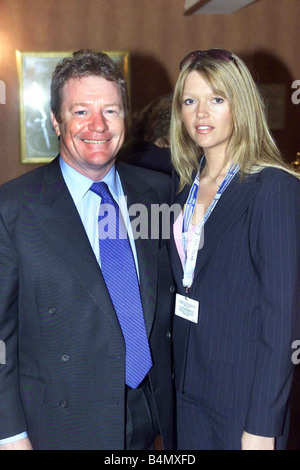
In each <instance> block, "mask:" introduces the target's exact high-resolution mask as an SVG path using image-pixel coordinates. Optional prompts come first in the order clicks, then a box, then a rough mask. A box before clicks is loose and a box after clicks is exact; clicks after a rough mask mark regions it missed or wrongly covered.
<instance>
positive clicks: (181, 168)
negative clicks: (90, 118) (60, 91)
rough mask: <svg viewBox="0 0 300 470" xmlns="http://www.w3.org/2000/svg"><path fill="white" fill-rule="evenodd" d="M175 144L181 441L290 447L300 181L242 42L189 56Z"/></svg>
mask: <svg viewBox="0 0 300 470" xmlns="http://www.w3.org/2000/svg"><path fill="white" fill-rule="evenodd" d="M180 70H181V71H180V75H179V78H178V82H177V85H176V88H175V93H174V100H173V111H172V122H171V151H172V159H173V164H174V167H175V170H176V173H177V176H176V177H175V179H174V195H175V196H174V201H173V202H176V203H179V204H180V205H181V206H182V212H181V213H180V215H179V217H178V218H177V219H176V220H175V222H174V225H173V230H172V234H173V237H172V239H171V253H172V263H173V271H174V275H175V279H176V285H177V292H178V294H177V300H176V311H175V318H174V354H175V380H176V391H177V423H178V449H180V450H182V449H206V450H221V449H234V450H240V449H245V450H250V449H266V450H267V449H268V450H273V449H284V448H285V444H286V439H287V435H288V411H287V410H288V397H289V392H290V387H291V380H292V374H293V363H292V353H293V349H292V344H293V341H294V340H295V339H299V337H300V333H299V330H298V326H297V319H296V313H297V312H298V314H299V308H300V296H299V291H300V289H299V285H300V184H299V179H298V178H299V177H297V174H296V173H293V171H292V170H291V168H290V167H289V166H288V165H287V164H285V163H284V161H283V160H282V158H281V156H280V152H279V150H278V149H277V147H276V144H275V142H274V140H273V138H272V136H271V134H270V132H269V129H268V124H267V120H266V116H265V111H264V105H263V102H262V100H261V97H260V95H259V93H258V90H257V87H256V85H255V83H254V81H253V79H252V77H251V74H250V72H249V70H248V68H247V67H246V65H245V64H244V62H243V61H242V60H241V59H240V58H238V57H237V56H236V55H235V54H232V53H231V52H229V51H226V50H222V49H211V50H208V51H195V52H192V53H190V54H188V55H187V56H186V57H185V58H184V59H183V61H182V62H181V64H180Z"/></svg>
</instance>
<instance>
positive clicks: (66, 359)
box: [61, 354, 70, 362]
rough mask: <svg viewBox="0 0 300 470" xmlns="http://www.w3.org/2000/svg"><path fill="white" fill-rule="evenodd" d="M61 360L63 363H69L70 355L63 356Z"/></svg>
mask: <svg viewBox="0 0 300 470" xmlns="http://www.w3.org/2000/svg"><path fill="white" fill-rule="evenodd" d="M61 360H62V361H63V362H68V361H69V360H70V356H68V354H64V355H63V356H61Z"/></svg>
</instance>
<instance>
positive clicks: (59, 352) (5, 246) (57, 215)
mask: <svg viewBox="0 0 300 470" xmlns="http://www.w3.org/2000/svg"><path fill="white" fill-rule="evenodd" d="M117 170H118V172H119V175H120V179H121V182H122V186H123V189H124V193H125V195H126V196H127V202H128V206H131V205H132V204H135V203H139V204H144V205H145V206H146V207H147V209H148V210H149V209H150V207H151V204H162V203H165V202H169V198H170V183H169V179H168V177H167V176H165V175H161V174H159V173H156V172H150V171H149V172H148V171H147V170H143V169H139V168H134V167H131V166H128V165H126V164H122V163H120V164H117ZM150 219H151V218H150V211H149V220H150ZM150 228H151V227H150V226H149V230H150ZM135 243H136V250H137V257H138V264H139V275H140V290H141V298H142V304H143V309H144V315H145V323H146V329H147V333H148V337H149V340H150V348H151V352H152V357H153V363H154V366H153V368H152V369H151V372H150V384H151V389H152V391H153V393H154V396H155V402H156V407H157V412H158V417H159V424H160V429H161V433H162V438H163V441H164V445H165V447H166V448H171V446H172V415H173V412H172V381H171V334H170V331H171V312H172V310H173V295H174V294H172V292H174V287H173V288H171V289H170V287H172V284H173V278H172V271H171V268H170V264H169V256H168V250H167V246H166V243H165V241H161V240H160V239H158V238H157V239H151V238H148V239H137V240H136V242H135ZM0 338H1V340H3V341H5V344H6V351H7V354H6V357H7V360H6V365H2V366H0V367H1V368H0V438H2V439H3V438H6V437H9V436H12V435H16V434H18V433H20V432H23V431H25V430H27V432H28V435H29V438H30V440H31V442H32V444H33V447H34V448H35V449H123V448H124V440H125V439H124V429H125V424H124V419H125V403H124V399H125V343H124V339H123V335H122V332H121V329H120V326H119V322H118V320H117V316H116V313H115V311H114V309H113V306H112V302H111V299H110V296H109V294H108V291H107V289H106V285H105V283H104V280H103V277H102V274H101V270H100V268H99V265H98V262H97V260H96V257H95V256H94V252H93V251H92V248H91V246H90V243H89V240H88V237H87V235H86V232H85V230H84V227H83V225H82V222H81V219H80V217H79V214H78V212H77V209H76V207H75V205H74V203H73V200H72V198H71V196H70V193H69V192H68V189H67V187H66V185H65V182H64V180H63V177H62V174H61V170H60V166H59V162H58V159H55V160H54V161H53V162H51V163H50V164H49V165H46V166H44V167H41V168H38V169H36V170H34V171H32V172H29V173H27V174H25V175H23V176H21V177H19V178H17V179H15V180H13V181H11V182H9V183H6V184H5V185H3V186H2V187H1V189H0Z"/></svg>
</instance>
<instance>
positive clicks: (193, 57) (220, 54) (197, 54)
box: [179, 49, 236, 70]
mask: <svg viewBox="0 0 300 470" xmlns="http://www.w3.org/2000/svg"><path fill="white" fill-rule="evenodd" d="M205 56H208V57H210V58H211V59H214V60H222V61H224V62H231V61H233V62H234V63H235V64H236V61H235V58H234V57H233V56H232V52H230V51H226V50H225V49H209V50H207V51H193V52H190V53H189V54H188V55H186V56H185V57H184V58H183V59H182V61H181V62H180V64H179V69H180V70H182V69H183V67H184V66H185V65H187V64H189V63H192V62H197V61H198V60H200V59H201V58H202V57H205Z"/></svg>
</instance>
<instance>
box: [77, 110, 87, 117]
mask: <svg viewBox="0 0 300 470" xmlns="http://www.w3.org/2000/svg"><path fill="white" fill-rule="evenodd" d="M85 113H86V111H84V110H80V111H75V114H76V115H77V116H84V114H85Z"/></svg>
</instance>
